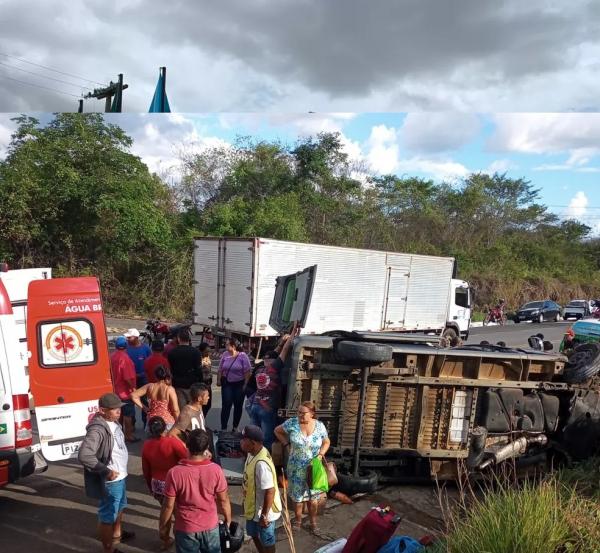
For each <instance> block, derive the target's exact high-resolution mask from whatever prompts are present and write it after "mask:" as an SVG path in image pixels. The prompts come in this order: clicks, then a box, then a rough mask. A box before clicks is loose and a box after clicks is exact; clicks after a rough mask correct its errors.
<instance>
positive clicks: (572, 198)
mask: <svg viewBox="0 0 600 553" xmlns="http://www.w3.org/2000/svg"><path fill="white" fill-rule="evenodd" d="M14 115H15V114H12V115H11V114H0V158H2V157H3V156H4V155H5V154H6V147H7V145H8V143H9V141H10V135H11V133H12V131H13V130H14V129H15V124H14V122H12V121H11V117H14ZM42 117H43V118H45V119H47V118H48V114H45V115H43V116H42ZM106 117H107V119H108V120H109V121H111V122H115V123H118V124H119V125H120V126H122V127H123V128H124V129H125V130H126V131H127V132H128V133H129V134H130V136H132V137H133V139H134V145H133V152H134V153H136V154H137V155H139V156H140V157H141V158H142V159H143V160H144V161H145V163H146V164H147V165H148V167H149V168H150V169H151V170H152V171H155V172H158V173H159V174H161V175H162V176H165V177H169V176H173V177H174V178H176V175H177V165H178V157H177V155H178V151H180V150H181V148H182V146H184V147H185V148H186V149H187V150H188V151H189V150H194V149H196V150H198V149H202V148H205V147H207V146H215V145H220V144H225V145H226V144H230V143H232V142H233V141H234V140H235V139H236V137H239V136H254V137H257V138H261V139H265V140H280V141H282V142H284V143H287V144H293V143H295V142H296V141H297V140H298V138H299V137H303V136H307V135H314V134H316V133H318V132H321V131H331V132H339V133H341V137H342V140H343V143H344V148H345V150H346V152H347V153H348V154H349V156H350V157H351V158H352V159H353V160H355V161H357V162H361V164H362V165H363V166H365V168H366V169H367V170H368V171H370V172H372V173H373V174H390V173H391V174H397V175H416V176H421V177H425V178H432V179H434V180H436V181H441V180H446V181H450V182H458V181H459V180H460V178H461V177H464V176H466V175H468V174H469V173H471V172H479V171H481V172H488V173H493V172H499V173H506V174H507V175H508V176H509V177H513V178H522V177H523V178H525V179H527V180H530V181H531V182H532V183H533V184H534V185H535V187H536V188H539V189H540V190H541V192H540V195H541V200H542V201H543V203H544V204H545V205H547V206H549V208H550V209H551V210H552V211H553V212H555V213H556V214H557V215H559V216H560V217H562V218H576V219H578V220H581V221H583V222H585V223H587V224H589V225H590V226H592V227H593V228H594V230H595V232H596V233H600V186H599V181H600V114H592V113H563V114H555V113H553V114H544V113H528V114H522V113H504V114H491V115H487V114H461V113H456V112H437V113H408V114H406V113H360V114H354V113H349V112H348V113H332V114H308V113H297V114H293V113H288V114H251V113H238V114H236V113H228V114H145V113H144V114H129V113H127V114H120V115H117V114H114V115H110V114H109V115H107V116H106Z"/></svg>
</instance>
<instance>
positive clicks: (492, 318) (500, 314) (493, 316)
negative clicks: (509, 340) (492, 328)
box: [483, 305, 506, 326]
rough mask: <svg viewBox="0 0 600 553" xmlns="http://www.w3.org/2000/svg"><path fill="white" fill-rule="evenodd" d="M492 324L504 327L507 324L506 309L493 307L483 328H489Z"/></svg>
mask: <svg viewBox="0 0 600 553" xmlns="http://www.w3.org/2000/svg"><path fill="white" fill-rule="evenodd" d="M490 323H496V324H499V325H504V324H505V323H506V315H505V314H504V308H503V307H500V306H498V305H497V306H496V307H492V308H491V309H490V310H489V311H488V313H487V315H486V316H485V319H484V320H483V326H487V325H488V324H490Z"/></svg>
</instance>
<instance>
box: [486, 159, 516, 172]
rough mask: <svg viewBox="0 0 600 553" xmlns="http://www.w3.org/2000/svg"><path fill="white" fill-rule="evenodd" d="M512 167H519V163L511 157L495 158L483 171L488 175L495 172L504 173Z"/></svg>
mask: <svg viewBox="0 0 600 553" xmlns="http://www.w3.org/2000/svg"><path fill="white" fill-rule="evenodd" d="M511 169H517V165H515V164H514V163H513V162H512V161H511V160H510V159H495V160H494V161H492V163H490V164H489V165H488V167H487V169H485V170H484V171H483V172H484V173H487V174H488V175H493V174H494V173H499V174H503V173H506V172H508V171H509V170H511Z"/></svg>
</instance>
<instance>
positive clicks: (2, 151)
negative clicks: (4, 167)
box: [0, 121, 13, 159]
mask: <svg viewBox="0 0 600 553" xmlns="http://www.w3.org/2000/svg"><path fill="white" fill-rule="evenodd" d="M9 124H10V121H9V122H8V123H6V124H5V123H3V122H2V121H0V159H4V158H5V157H6V154H7V150H8V145H9V144H10V139H11V135H12V133H13V131H12V128H11V126H9Z"/></svg>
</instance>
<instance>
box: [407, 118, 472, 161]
mask: <svg viewBox="0 0 600 553" xmlns="http://www.w3.org/2000/svg"><path fill="white" fill-rule="evenodd" d="M480 128H481V122H480V120H479V117H478V116H477V115H475V114H470V113H444V112H441V113H435V112H434V113H409V114H407V115H406V117H405V119H404V123H403V124H402V127H401V128H400V132H399V136H400V140H401V143H402V145H403V146H404V147H406V148H407V149H409V150H411V151H414V152H425V153H438V152H446V151H451V150H458V149H459V148H461V147H462V146H464V145H465V144H468V143H469V142H470V141H471V140H473V139H474V138H475V136H477V133H478V132H479V130H480Z"/></svg>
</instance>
